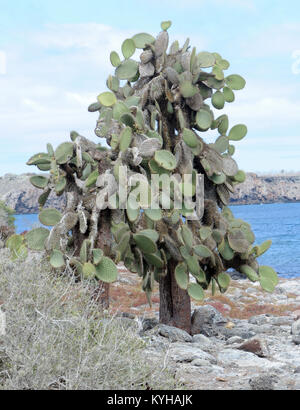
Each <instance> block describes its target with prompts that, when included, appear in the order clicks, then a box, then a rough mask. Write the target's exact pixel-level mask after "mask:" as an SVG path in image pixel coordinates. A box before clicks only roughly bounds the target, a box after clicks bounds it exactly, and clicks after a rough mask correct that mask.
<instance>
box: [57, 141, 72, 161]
mask: <svg viewBox="0 0 300 410" xmlns="http://www.w3.org/2000/svg"><path fill="white" fill-rule="evenodd" d="M73 152H74V144H73V143H72V142H63V143H62V144H60V145H59V146H58V147H57V148H56V150H55V159H56V162H57V164H59V165H62V164H65V163H66V162H68V161H69V160H70V159H71V158H72V157H73Z"/></svg>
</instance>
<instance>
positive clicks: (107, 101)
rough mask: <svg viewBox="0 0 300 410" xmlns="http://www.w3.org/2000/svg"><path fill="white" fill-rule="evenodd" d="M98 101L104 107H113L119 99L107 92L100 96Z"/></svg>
mask: <svg viewBox="0 0 300 410" xmlns="http://www.w3.org/2000/svg"><path fill="white" fill-rule="evenodd" d="M97 98H98V101H99V103H100V104H102V105H103V106H104V107H112V106H113V105H114V104H115V103H116V102H117V97H116V96H115V94H114V93H113V92H110V91H106V92H104V93H101V94H100V95H98V97H97Z"/></svg>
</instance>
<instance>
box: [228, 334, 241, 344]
mask: <svg viewBox="0 0 300 410" xmlns="http://www.w3.org/2000/svg"><path fill="white" fill-rule="evenodd" d="M243 341H244V339H243V338H241V337H239V336H232V337H230V338H229V339H227V341H226V344H227V345H233V344H235V343H242V342H243Z"/></svg>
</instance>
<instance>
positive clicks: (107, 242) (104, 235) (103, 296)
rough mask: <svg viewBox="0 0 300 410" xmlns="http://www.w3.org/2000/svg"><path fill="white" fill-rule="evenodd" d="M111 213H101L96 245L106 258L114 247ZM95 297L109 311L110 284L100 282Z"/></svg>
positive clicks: (105, 211)
mask: <svg viewBox="0 0 300 410" xmlns="http://www.w3.org/2000/svg"><path fill="white" fill-rule="evenodd" d="M109 213H110V210H109V209H107V210H104V211H102V212H101V218H99V226H98V237H97V243H96V248H100V249H102V250H103V253H104V255H105V256H109V254H110V248H111V245H112V235H111V230H110V215H109ZM94 297H95V299H96V300H97V301H99V303H100V304H101V305H102V307H103V308H104V309H107V308H108V307H109V283H105V282H102V281H101V280H100V281H99V283H98V287H97V289H96V290H95V293H94Z"/></svg>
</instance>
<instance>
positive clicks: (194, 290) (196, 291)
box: [187, 283, 204, 301]
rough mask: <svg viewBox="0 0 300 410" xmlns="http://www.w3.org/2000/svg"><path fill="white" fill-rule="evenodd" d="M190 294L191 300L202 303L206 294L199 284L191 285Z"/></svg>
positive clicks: (189, 287)
mask: <svg viewBox="0 0 300 410" xmlns="http://www.w3.org/2000/svg"><path fill="white" fill-rule="evenodd" d="M187 291H188V294H189V295H190V297H191V298H193V299H196V300H199V301H202V300H203V299H204V292H203V289H202V287H201V286H200V285H199V284H198V283H190V284H189V285H188V288H187Z"/></svg>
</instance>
